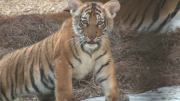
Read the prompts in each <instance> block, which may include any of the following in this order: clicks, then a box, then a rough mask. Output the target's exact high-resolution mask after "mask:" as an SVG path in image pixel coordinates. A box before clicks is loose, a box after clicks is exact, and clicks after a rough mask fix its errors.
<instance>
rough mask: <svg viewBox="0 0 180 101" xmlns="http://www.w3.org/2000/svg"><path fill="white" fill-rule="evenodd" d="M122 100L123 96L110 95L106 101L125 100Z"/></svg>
mask: <svg viewBox="0 0 180 101" xmlns="http://www.w3.org/2000/svg"><path fill="white" fill-rule="evenodd" d="M122 98H123V95H110V96H108V97H106V99H105V101H124V100H120V99H122Z"/></svg>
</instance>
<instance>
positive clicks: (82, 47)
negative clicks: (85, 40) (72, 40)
mask: <svg viewBox="0 0 180 101" xmlns="http://www.w3.org/2000/svg"><path fill="white" fill-rule="evenodd" d="M81 49H82V51H83V52H85V53H86V54H88V55H89V56H90V57H92V56H91V53H89V52H88V51H86V50H85V49H84V46H83V44H81Z"/></svg>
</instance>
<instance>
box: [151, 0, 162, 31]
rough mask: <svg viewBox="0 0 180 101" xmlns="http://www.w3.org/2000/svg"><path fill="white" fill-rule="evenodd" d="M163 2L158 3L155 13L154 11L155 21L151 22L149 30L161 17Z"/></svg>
mask: <svg viewBox="0 0 180 101" xmlns="http://www.w3.org/2000/svg"><path fill="white" fill-rule="evenodd" d="M161 4H162V0H161V1H160V2H159V3H158V5H157V6H156V8H155V10H154V13H153V21H152V23H151V24H150V26H149V28H148V30H149V29H150V28H151V27H152V25H154V23H155V22H156V21H157V20H158V19H159V13H160V11H161Z"/></svg>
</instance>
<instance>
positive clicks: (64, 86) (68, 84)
mask: <svg viewBox="0 0 180 101" xmlns="http://www.w3.org/2000/svg"><path fill="white" fill-rule="evenodd" d="M54 66H55V94H56V101H75V98H74V96H73V95H72V68H71V66H70V64H69V62H68V61H67V59H62V58H61V59H60V58H57V59H55V60H54Z"/></svg>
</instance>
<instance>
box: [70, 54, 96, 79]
mask: <svg viewBox="0 0 180 101" xmlns="http://www.w3.org/2000/svg"><path fill="white" fill-rule="evenodd" d="M78 59H79V60H77V59H73V61H72V64H73V66H74V68H73V74H72V77H73V78H74V79H81V78H83V77H85V76H86V75H87V74H88V73H89V72H91V71H92V70H93V68H94V65H95V59H94V56H89V55H87V54H81V56H80V57H78Z"/></svg>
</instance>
